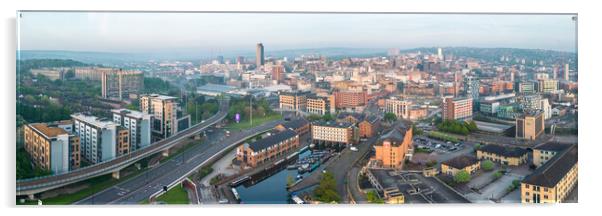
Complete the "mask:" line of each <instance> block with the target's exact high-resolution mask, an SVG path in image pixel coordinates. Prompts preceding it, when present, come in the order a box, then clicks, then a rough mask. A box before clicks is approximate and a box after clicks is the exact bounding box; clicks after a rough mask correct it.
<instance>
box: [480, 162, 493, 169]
mask: <svg viewBox="0 0 602 216" xmlns="http://www.w3.org/2000/svg"><path fill="white" fill-rule="evenodd" d="M493 166H494V164H493V162H492V161H490V160H485V161H483V162H482V163H481V168H483V170H485V171H491V170H493Z"/></svg>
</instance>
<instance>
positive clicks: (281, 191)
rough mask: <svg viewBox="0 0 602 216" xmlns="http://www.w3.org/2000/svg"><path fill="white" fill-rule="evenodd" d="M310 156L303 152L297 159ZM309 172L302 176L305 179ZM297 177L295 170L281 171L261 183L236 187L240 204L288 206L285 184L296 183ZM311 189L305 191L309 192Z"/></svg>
mask: <svg viewBox="0 0 602 216" xmlns="http://www.w3.org/2000/svg"><path fill="white" fill-rule="evenodd" d="M310 154H311V151H305V152H303V153H301V154H300V155H299V158H300V159H301V158H304V157H307V156H309V155H310ZM319 170H320V169H316V170H314V171H313V172H318V171H319ZM310 174H311V172H306V173H304V174H303V175H302V176H303V177H307V176H309V175H310ZM297 175H298V172H297V170H288V169H286V168H284V169H283V170H281V171H279V172H277V173H276V174H274V175H272V176H270V177H268V178H266V179H264V180H263V181H261V182H259V183H257V184H255V185H252V186H249V187H245V186H244V184H242V185H239V186H238V187H236V190H237V191H238V194H239V196H240V203H244V204H288V203H291V202H290V195H289V192H288V191H287V190H286V185H287V182H288V181H289V180H288V179H289V178H292V180H293V181H296V177H297ZM311 189H312V188H309V189H306V190H311Z"/></svg>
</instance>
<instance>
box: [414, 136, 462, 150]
mask: <svg viewBox="0 0 602 216" xmlns="http://www.w3.org/2000/svg"><path fill="white" fill-rule="evenodd" d="M414 146H415V147H416V148H417V149H418V148H420V149H422V150H423V151H426V152H438V153H449V152H455V151H459V150H462V149H464V147H465V145H464V142H458V143H452V142H444V141H440V140H436V139H431V138H428V137H424V136H417V137H415V138H414Z"/></svg>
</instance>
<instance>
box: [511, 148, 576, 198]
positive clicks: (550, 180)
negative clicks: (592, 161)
mask: <svg viewBox="0 0 602 216" xmlns="http://www.w3.org/2000/svg"><path fill="white" fill-rule="evenodd" d="M577 152H578V151H577V145H571V146H570V147H569V148H568V149H566V150H565V151H563V152H562V153H560V154H557V155H556V156H554V157H552V159H551V160H550V161H548V162H547V163H545V164H544V165H543V166H541V167H540V168H539V169H537V170H535V172H533V173H531V175H528V176H527V177H525V179H524V180H523V183H526V184H530V185H538V186H543V187H548V188H550V187H554V186H556V185H557V184H558V182H559V181H560V180H561V179H562V178H564V176H565V175H566V173H567V172H568V171H569V170H571V168H573V166H574V165H575V164H577V161H578V160H577Z"/></svg>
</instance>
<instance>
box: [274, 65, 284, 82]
mask: <svg viewBox="0 0 602 216" xmlns="http://www.w3.org/2000/svg"><path fill="white" fill-rule="evenodd" d="M272 80H276V81H277V82H278V83H281V82H282V81H283V80H284V66H282V65H275V66H273V67H272Z"/></svg>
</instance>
